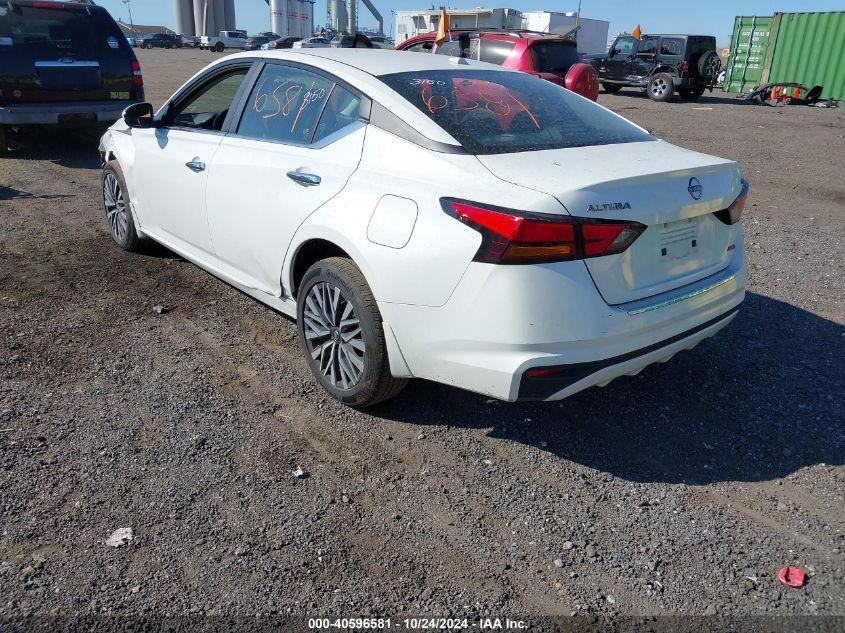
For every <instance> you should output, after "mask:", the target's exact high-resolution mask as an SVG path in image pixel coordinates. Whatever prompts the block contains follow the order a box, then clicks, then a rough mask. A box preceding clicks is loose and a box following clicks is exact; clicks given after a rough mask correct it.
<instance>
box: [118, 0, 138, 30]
mask: <svg viewBox="0 0 845 633" xmlns="http://www.w3.org/2000/svg"><path fill="white" fill-rule="evenodd" d="M120 1H121V2H122V3H123V4H125V5H126V10H127V11H129V26H131V27H132V32H133V33H134V32H135V23H134V22H133V21H132V6H131V5H130V4H129V3H130V2H132V0H120Z"/></svg>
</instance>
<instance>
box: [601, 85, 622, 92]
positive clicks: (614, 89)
mask: <svg viewBox="0 0 845 633" xmlns="http://www.w3.org/2000/svg"><path fill="white" fill-rule="evenodd" d="M601 87H602V88H604V91H605V92H606V93H607V94H611V95H615V94H616V93H617V92H619V91H620V90H622V86H620V85H619V84H606V83H603V84H602V85H601Z"/></svg>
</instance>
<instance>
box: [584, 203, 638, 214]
mask: <svg viewBox="0 0 845 633" xmlns="http://www.w3.org/2000/svg"><path fill="white" fill-rule="evenodd" d="M630 208H631V203H630V202H605V203H604V204H591V205H589V206H588V207H587V211H588V212H592V211H624V210H625V209H630Z"/></svg>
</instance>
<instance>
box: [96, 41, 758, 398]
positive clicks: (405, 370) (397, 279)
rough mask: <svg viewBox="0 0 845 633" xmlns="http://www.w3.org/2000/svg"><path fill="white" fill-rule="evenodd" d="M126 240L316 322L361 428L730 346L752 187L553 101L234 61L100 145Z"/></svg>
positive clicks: (471, 67) (632, 130)
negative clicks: (420, 393) (438, 389)
mask: <svg viewBox="0 0 845 633" xmlns="http://www.w3.org/2000/svg"><path fill="white" fill-rule="evenodd" d="M101 152H102V155H103V162H104V169H103V179H102V183H103V198H104V202H105V212H106V217H107V218H108V222H109V227H110V230H111V233H112V237H113V238H114V241H115V242H116V243H117V244H118V245H119V246H120V247H122V248H124V249H127V250H131V251H136V250H139V249H141V248H143V246H144V244H145V243H147V241H148V240H154V241H156V242H159V243H161V244H163V245H165V246H166V247H167V248H169V249H171V250H173V251H175V252H177V253H179V254H180V255H182V256H184V257H185V258H186V259H188V260H190V261H192V262H194V263H196V264H197V265H198V266H201V267H202V268H204V269H205V270H207V271H209V272H210V273H212V274H213V275H215V276H217V277H219V278H221V279H223V280H225V281H226V282H228V283H229V284H232V285H233V286H235V287H237V288H239V289H240V290H242V291H243V292H245V293H247V294H249V295H250V296H252V297H255V298H256V299H258V300H259V301H262V302H264V303H266V304H267V305H269V306H271V307H273V308H275V309H277V310H279V311H281V312H283V313H285V314H288V315H291V316H293V317H295V318H296V320H297V324H298V325H297V327H298V331H299V339H300V344H301V346H302V350H303V352H304V354H305V357H306V359H307V361H308V363H309V364H310V366H311V369H312V370H313V372H314V375H315V376H316V379H317V381H318V382H319V383H320V384H321V385H322V387H323V388H324V389H326V391H328V392H329V393H330V394H331V395H332V396H334V397H335V398H337V399H338V400H341V401H342V402H344V403H346V404H348V405H351V406H357V407H362V406H367V405H372V404H375V403H377V402H380V401H382V400H385V399H387V398H389V397H391V396H393V395H395V394H396V393H398V392H399V390H400V389H401V388H402V387H403V386H404V385H405V383H406V382H407V379H410V378H426V379H429V380H434V381H437V382H442V383H446V384H449V385H455V386H457V387H461V388H464V389H470V390H472V391H475V392H478V393H482V394H487V395H489V396H493V397H496V398H501V399H503V400H511V401H514V400H558V399H560V398H565V397H566V396H569V395H571V394H573V393H575V392H577V391H580V390H582V389H585V388H587V387H590V386H593V385H605V384H607V383H608V382H609V381H610V380H612V379H613V378H615V377H618V376H622V375H630V374H635V373H637V372H639V371H640V370H641V369H643V368H644V367H645V366H647V365H649V364H651V363H654V362H660V361H665V360H667V359H669V358H670V357H671V356H673V355H674V354H675V353H677V352H678V351H681V350H684V349H688V348H691V347H693V346H694V345H695V344H696V343H698V342H699V341H701V340H702V339H704V338H706V337H709V336H712V335H713V334H715V333H716V332H717V331H718V330H719V329H721V328H723V327H724V326H725V325H727V324H728V322H730V321H731V319H733V318H734V316H735V315H736V313H737V310H738V309H739V305H740V303H741V302H742V300H743V298H744V292H745V285H746V271H745V265H744V257H743V231H742V225H741V223H740V221H739V220H740V214H741V213H742V209H743V206H744V204H745V199H746V196H747V193H748V185H747V183H746V182H745V181H744V180H743V179H742V178H741V175H740V169H739V167H738V165H737V164H736V163H735V162H733V161H730V160H725V159H722V158H715V157H713V156H707V155H705V154H699V153H697V152H693V151H689V150H686V149H681V148H679V147H675V146H673V145H670V144H669V143H666V142H664V141H661V140H659V139H656V138H654V137H653V136H651V135H650V134H649V133H648V132H647V131H646V130H644V129H642V128H640V127H638V126H636V125H634V124H632V123H630V122H629V121H627V120H625V119H624V118H622V117H620V116H618V115H616V114H614V113H612V112H610V111H609V110H606V109H605V108H603V107H601V106H599V105H597V104H595V103H593V102H591V101H589V100H587V99H584V98H582V97H580V96H578V95H576V94H574V93H572V92H569V91H567V90H565V89H564V88H561V87H559V86H557V85H555V84H553V83H551V82H548V81H544V80H543V79H540V78H537V77H533V76H530V75H527V74H523V73H519V72H516V71H510V70H507V69H504V68H502V67H500V66H494V65H491V64H485V63H482V62H477V61H472V60H466V59H458V58H449V57H445V56H440V55H411V54H408V53H403V52H393V51H384V50H370V49H301V50H297V51H267V52H255V51H254V52H251V53H243V54H237V55H232V56H229V57H226V58H223V59H221V60H219V61H217V62H215V63H213V64H211V65H210V66H208V67H207V68H205V69H204V70H202V71H200V72H199V73H198V74H197V75H195V76H194V77H193V78H192V79H191V80H190V81H188V82H187V83H186V84H185V85H184V86H183V87H182V88H180V89H179V90H178V91H177V92H176V93H175V94H174V95H173V96H172V97H171V98H170V99H169V100H168V101H167V102H166V103H165V104H164V106H162V108H161V109H160V110H159V111H158V112H157V113H155V114H153V110H152V107H151V106H150V105H149V104H137V105H135V106H132V107H130V108H128V109H127V111H126V112H125V113H124V117H123V120H122V121H119V122H117V123H116V124H115V125H114V126H112V128H111V129H110V130H109V131H108V132H107V133H106V134H105V136H104V137H103V139H102V142H101Z"/></svg>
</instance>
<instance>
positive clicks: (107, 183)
mask: <svg viewBox="0 0 845 633" xmlns="http://www.w3.org/2000/svg"><path fill="white" fill-rule="evenodd" d="M101 185H102V192H103V209H104V210H105V214H106V223H107V225H108V229H109V233H110V234H111V237H112V239H113V240H114V242H115V244H117V245H118V246H119V247H120V248H122V249H123V250H125V251H130V252H132V253H141V252H144V251H146V250H148V249H149V246H150V241H149V240H148V239H145V238H142V237H140V236H139V235H138V231H137V230H136V229H135V218H134V216H133V215H132V205H131V204H130V203H129V190H128V189H127V187H126V180H125V179H124V177H123V170H122V169H121V168H120V164H119V163H118V162H117V161H116V160H112V161H110V162H109V163H108V164H107V165H106V166H105V167H103V176H102V178H101Z"/></svg>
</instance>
